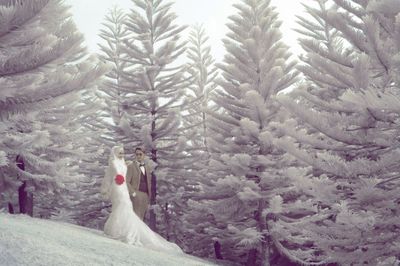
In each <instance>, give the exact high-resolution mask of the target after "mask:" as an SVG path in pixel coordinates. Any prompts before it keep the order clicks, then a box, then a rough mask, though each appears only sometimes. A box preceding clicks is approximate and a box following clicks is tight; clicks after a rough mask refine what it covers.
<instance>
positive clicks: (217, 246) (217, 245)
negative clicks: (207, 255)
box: [214, 241, 224, 260]
mask: <svg viewBox="0 0 400 266" xmlns="http://www.w3.org/2000/svg"><path fill="white" fill-rule="evenodd" d="M214 252H215V257H216V258H217V259H219V260H223V259H224V258H223V257H222V254H221V244H220V243H219V242H218V241H215V242H214Z"/></svg>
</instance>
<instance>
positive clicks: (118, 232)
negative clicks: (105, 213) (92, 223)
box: [101, 146, 182, 253]
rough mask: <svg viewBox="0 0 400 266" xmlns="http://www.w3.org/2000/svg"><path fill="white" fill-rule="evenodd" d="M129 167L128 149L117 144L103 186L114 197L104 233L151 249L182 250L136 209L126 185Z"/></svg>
mask: <svg viewBox="0 0 400 266" xmlns="http://www.w3.org/2000/svg"><path fill="white" fill-rule="evenodd" d="M126 171H127V167H126V164H125V160H124V150H123V147H121V146H115V147H113V148H112V150H111V155H110V159H109V161H108V167H107V169H106V173H105V175H104V179H103V182H102V185H101V193H102V194H103V196H104V197H106V198H107V199H111V203H112V209H111V213H110V216H109V217H108V219H107V221H106V224H105V225H104V232H105V233H106V234H107V235H109V236H110V237H112V238H114V239H119V240H122V241H124V242H126V243H129V244H132V245H137V246H144V247H147V248H151V249H155V250H159V251H167V252H176V253H182V250H181V249H180V248H179V247H178V246H177V245H176V244H174V243H171V242H168V241H167V240H165V239H164V238H162V237H161V236H160V235H158V234H157V233H155V232H154V231H152V230H151V229H150V228H149V227H148V226H147V225H146V224H145V223H144V222H143V221H142V220H141V219H140V218H139V217H138V216H137V215H136V214H135V212H134V211H133V207H132V202H131V200H130V198H129V193H128V187H127V185H126V181H125V176H126Z"/></svg>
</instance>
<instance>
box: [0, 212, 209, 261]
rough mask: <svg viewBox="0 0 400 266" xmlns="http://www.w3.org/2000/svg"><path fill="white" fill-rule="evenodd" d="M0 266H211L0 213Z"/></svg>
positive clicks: (81, 230)
mask: <svg viewBox="0 0 400 266" xmlns="http://www.w3.org/2000/svg"><path fill="white" fill-rule="evenodd" d="M0 265H2V266H3V265H7V266H14V265H29V266H34V265H41V266H42V265H43V266H44V265H49V266H53V265H57V266H61V265H74V266H75V265H115V266H122V265H130V266H133V265H146V266H150V265H160V266H168V265H181V266H191V265H193V266H194V265H198V266H200V265H215V264H212V263H211V262H207V261H204V260H202V259H199V258H196V257H193V256H189V255H182V256H174V255H169V254H166V253H162V252H157V251H153V250H149V249H146V248H142V247H135V246H131V245H128V244H125V243H123V242H120V241H117V240H113V239H110V238H108V237H106V236H105V235H104V234H103V232H101V231H98V230H93V229H89V228H85V227H81V226H77V225H73V224H68V223H60V222H55V221H50V220H43V219H37V218H31V217H29V216H25V215H9V214H5V213H0Z"/></svg>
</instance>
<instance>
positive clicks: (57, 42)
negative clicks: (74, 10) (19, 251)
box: [0, 0, 105, 216]
mask: <svg viewBox="0 0 400 266" xmlns="http://www.w3.org/2000/svg"><path fill="white" fill-rule="evenodd" d="M0 4H1V10H0V19H1V21H2V22H1V27H0V43H1V47H2V48H1V49H0V51H1V53H0V62H1V64H0V66H1V67H0V76H1V79H0V87H1V94H0V95H1V96H0V105H1V106H0V117H1V122H0V128H1V129H0V135H1V138H0V149H1V155H0V157H1V159H0V162H1V163H0V165H1V169H0V204H1V207H5V206H6V204H8V207H9V210H10V211H12V209H13V206H15V202H16V198H17V196H18V192H19V196H20V198H19V204H20V208H22V207H23V204H24V202H23V197H24V196H25V197H27V198H28V199H29V200H30V201H31V202H30V204H29V205H30V206H29V208H31V210H30V212H32V207H33V203H32V200H34V202H35V206H36V205H37V206H38V208H40V210H41V211H40V212H41V213H40V214H41V215H42V214H43V215H45V216H49V215H51V213H52V211H54V209H52V207H51V200H49V198H51V196H55V195H57V196H59V195H62V190H63V189H64V188H65V187H64V182H67V181H68V180H69V178H71V179H72V178H73V177H74V176H75V175H76V174H75V173H74V172H73V169H71V168H69V166H70V164H73V160H74V159H76V158H77V157H78V153H79V150H74V148H75V147H74V146H73V145H72V144H71V142H72V141H73V140H74V138H75V137H76V136H74V134H73V132H70V131H69V130H67V128H68V127H71V126H72V121H73V116H74V114H75V113H74V110H73V109H71V108H72V101H74V100H76V99H77V94H76V93H77V92H78V91H79V90H82V89H84V88H85V87H90V86H91V85H92V84H93V82H94V81H95V79H96V78H97V77H99V76H100V75H102V74H103V73H104V71H105V68H104V67H103V65H102V64H98V63H97V62H96V61H94V59H93V58H88V57H87V56H86V53H85V49H84V48H83V47H82V45H81V43H82V41H83V37H82V35H81V34H80V33H78V32H77V29H76V27H75V25H74V23H73V22H72V20H71V18H70V14H69V13H68V8H67V7H66V6H64V5H63V4H62V1H28V0H27V1H2V2H0ZM54 14H57V16H54ZM18 189H20V191H18ZM21 190H22V191H21ZM21 192H22V193H21ZM29 193H33V195H32V194H31V195H29ZM21 195H22V198H21ZM25 204H26V203H25ZM14 211H15V210H14ZM42 211H43V212H42Z"/></svg>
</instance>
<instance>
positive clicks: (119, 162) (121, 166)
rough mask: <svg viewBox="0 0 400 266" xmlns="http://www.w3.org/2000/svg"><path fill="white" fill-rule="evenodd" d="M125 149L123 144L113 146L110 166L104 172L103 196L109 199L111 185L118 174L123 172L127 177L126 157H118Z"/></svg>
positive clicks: (109, 161) (101, 190) (101, 189)
mask: <svg viewBox="0 0 400 266" xmlns="http://www.w3.org/2000/svg"><path fill="white" fill-rule="evenodd" d="M121 149H123V146H114V147H112V148H111V153H110V157H109V159H108V166H107V168H106V170H105V173H104V178H103V181H102V183H101V188H100V192H101V194H102V195H103V198H104V199H106V200H108V199H110V196H111V185H112V182H113V179H114V177H115V175H116V174H122V175H123V176H124V177H125V174H126V165H125V159H124V158H122V159H120V158H118V157H117V155H118V153H119V152H120V151H121Z"/></svg>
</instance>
